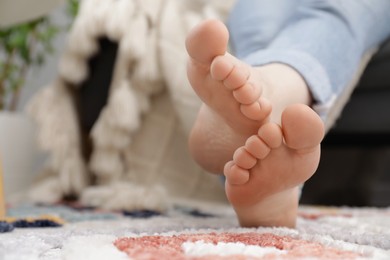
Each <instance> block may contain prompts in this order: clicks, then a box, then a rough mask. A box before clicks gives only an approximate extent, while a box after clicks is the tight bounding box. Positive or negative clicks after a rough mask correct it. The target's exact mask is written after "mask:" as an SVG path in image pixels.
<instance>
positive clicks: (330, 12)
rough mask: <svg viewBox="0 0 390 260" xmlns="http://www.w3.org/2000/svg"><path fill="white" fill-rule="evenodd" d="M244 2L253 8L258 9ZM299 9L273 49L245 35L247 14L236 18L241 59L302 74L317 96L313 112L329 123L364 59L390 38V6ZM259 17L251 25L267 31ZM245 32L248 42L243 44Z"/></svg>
mask: <svg viewBox="0 0 390 260" xmlns="http://www.w3.org/2000/svg"><path fill="white" fill-rule="evenodd" d="M239 2H241V3H242V5H247V6H248V8H249V7H250V6H254V5H256V3H257V1H256V0H239ZM295 4H297V6H296V8H295V12H294V14H293V15H290V16H289V20H288V24H286V26H285V27H284V28H283V29H282V30H281V31H279V32H278V33H277V35H276V36H275V37H274V38H273V40H272V42H270V43H268V44H267V48H263V47H262V46H261V45H259V44H258V40H257V37H256V36H253V37H249V35H251V32H248V31H247V30H246V29H244V28H245V22H246V18H245V16H246V14H245V13H240V14H241V15H240V14H237V15H235V16H232V19H230V21H229V25H230V27H229V31H230V32H231V35H232V37H231V41H232V45H233V46H235V51H236V52H235V55H237V56H238V57H240V58H242V59H243V60H244V61H245V62H247V63H248V64H250V65H252V66H260V65H265V64H270V63H282V64H286V65H288V66H291V67H292V68H294V70H296V71H297V72H299V74H300V75H301V76H302V77H303V78H304V80H305V82H306V84H307V85H308V87H309V89H310V92H311V94H312V96H313V99H314V104H313V108H314V109H315V110H316V112H317V113H318V114H320V115H321V117H322V119H323V120H324V121H326V120H327V115H328V112H329V109H330V108H331V107H332V106H333V104H334V103H335V102H336V100H337V98H338V97H340V95H342V94H343V92H344V90H345V88H346V87H347V86H348V85H349V84H350V82H351V80H352V79H353V78H354V77H356V73H357V72H358V69H359V66H360V61H361V59H362V57H363V55H364V54H365V53H366V52H368V51H370V50H372V49H373V48H376V47H377V46H378V45H379V44H380V43H381V42H382V41H383V40H384V39H386V38H387V37H389V36H390V27H389V26H388V24H390V16H389V15H388V13H389V12H390V2H389V1H387V0H373V1H371V0H358V1H355V0H335V1H325V0H323V1H321V0H320V1H318V0H301V1H298V2H295ZM248 8H247V9H248ZM241 9H242V10H244V9H245V8H241ZM253 13H254V14H256V15H257V18H256V17H253V16H251V17H252V20H251V24H258V25H259V27H262V26H261V21H263V20H264V14H261V13H259V12H253ZM256 19H257V22H256ZM249 28H252V27H249ZM258 30H260V29H257V30H256V29H253V30H252V33H253V34H258V33H259V32H258ZM243 32H245V34H246V36H247V37H245V38H241V39H240V38H239V36H241V35H242V34H243ZM249 46H250V47H249ZM255 46H257V49H256V50H255V48H256V47H255ZM247 49H250V50H251V53H250V54H248V52H247ZM275 112H277V111H275ZM278 113H279V114H280V113H281V111H279V112H278Z"/></svg>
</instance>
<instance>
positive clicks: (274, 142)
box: [258, 123, 283, 149]
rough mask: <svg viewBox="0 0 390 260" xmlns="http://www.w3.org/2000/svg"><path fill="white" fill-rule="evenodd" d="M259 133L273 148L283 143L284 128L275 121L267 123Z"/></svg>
mask: <svg viewBox="0 0 390 260" xmlns="http://www.w3.org/2000/svg"><path fill="white" fill-rule="evenodd" d="M258 135H259V137H260V139H261V140H263V141H264V143H266V144H267V145H268V146H269V147H270V148H271V149H274V148H278V147H279V146H281V145H282V142H283V134H282V129H281V128H280V126H279V125H277V124H275V123H267V124H265V125H263V126H262V127H260V129H259V132H258Z"/></svg>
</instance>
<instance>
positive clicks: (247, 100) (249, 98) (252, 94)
mask: <svg viewBox="0 0 390 260" xmlns="http://www.w3.org/2000/svg"><path fill="white" fill-rule="evenodd" d="M260 95H261V88H260V87H258V86H256V85H255V84H252V83H250V82H247V83H246V84H244V86H242V87H240V88H238V89H236V90H234V91H233V96H234V98H235V99H236V100H237V101H238V102H239V103H241V104H244V105H249V104H252V103H254V102H256V101H257V100H258V99H259V98H260Z"/></svg>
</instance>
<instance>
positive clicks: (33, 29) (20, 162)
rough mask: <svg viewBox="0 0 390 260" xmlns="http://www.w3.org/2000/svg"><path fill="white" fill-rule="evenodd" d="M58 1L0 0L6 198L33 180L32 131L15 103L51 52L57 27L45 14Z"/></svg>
mask: <svg viewBox="0 0 390 260" xmlns="http://www.w3.org/2000/svg"><path fill="white" fill-rule="evenodd" d="M61 2H62V1H61V0H30V1H22V0H0V160H1V161H2V164H3V173H4V183H5V187H4V189H5V193H6V195H7V194H10V193H16V192H20V191H22V190H23V189H25V188H26V186H27V185H28V184H29V182H31V181H32V178H33V172H31V171H32V169H33V165H34V163H35V159H36V154H37V151H36V147H35V137H34V129H33V125H32V123H31V122H30V121H29V120H28V118H27V117H26V116H25V115H24V113H23V112H20V111H18V101H19V97H20V93H21V91H22V89H23V87H24V86H25V85H27V82H26V77H27V73H28V71H29V69H31V67H33V66H37V65H41V64H43V62H44V61H45V58H46V57H47V55H48V54H50V53H51V52H52V50H53V46H52V41H53V39H54V36H55V35H56V33H57V31H58V30H59V28H58V27H57V26H56V25H54V24H53V23H52V22H51V21H50V19H49V17H48V16H47V15H48V14H49V12H51V11H52V9H53V8H54V7H55V6H57V5H58V4H59V3H61ZM21 6H23V8H21Z"/></svg>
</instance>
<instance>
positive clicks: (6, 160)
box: [0, 111, 43, 200]
mask: <svg viewBox="0 0 390 260" xmlns="http://www.w3.org/2000/svg"><path fill="white" fill-rule="evenodd" d="M42 158H43V157H42V153H40V152H39V151H38V149H37V144H36V140H35V130H34V125H33V123H32V122H31V120H30V119H29V118H27V116H25V115H24V114H22V113H11V112H1V111H0V160H1V162H2V165H3V175H4V176H3V180H4V191H5V197H6V200H8V199H9V198H12V197H13V196H17V195H19V194H21V193H23V192H24V191H27V189H28V188H29V187H30V185H31V184H32V182H33V179H34V178H35V176H36V173H37V171H38V168H39V164H40V161H42Z"/></svg>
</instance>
